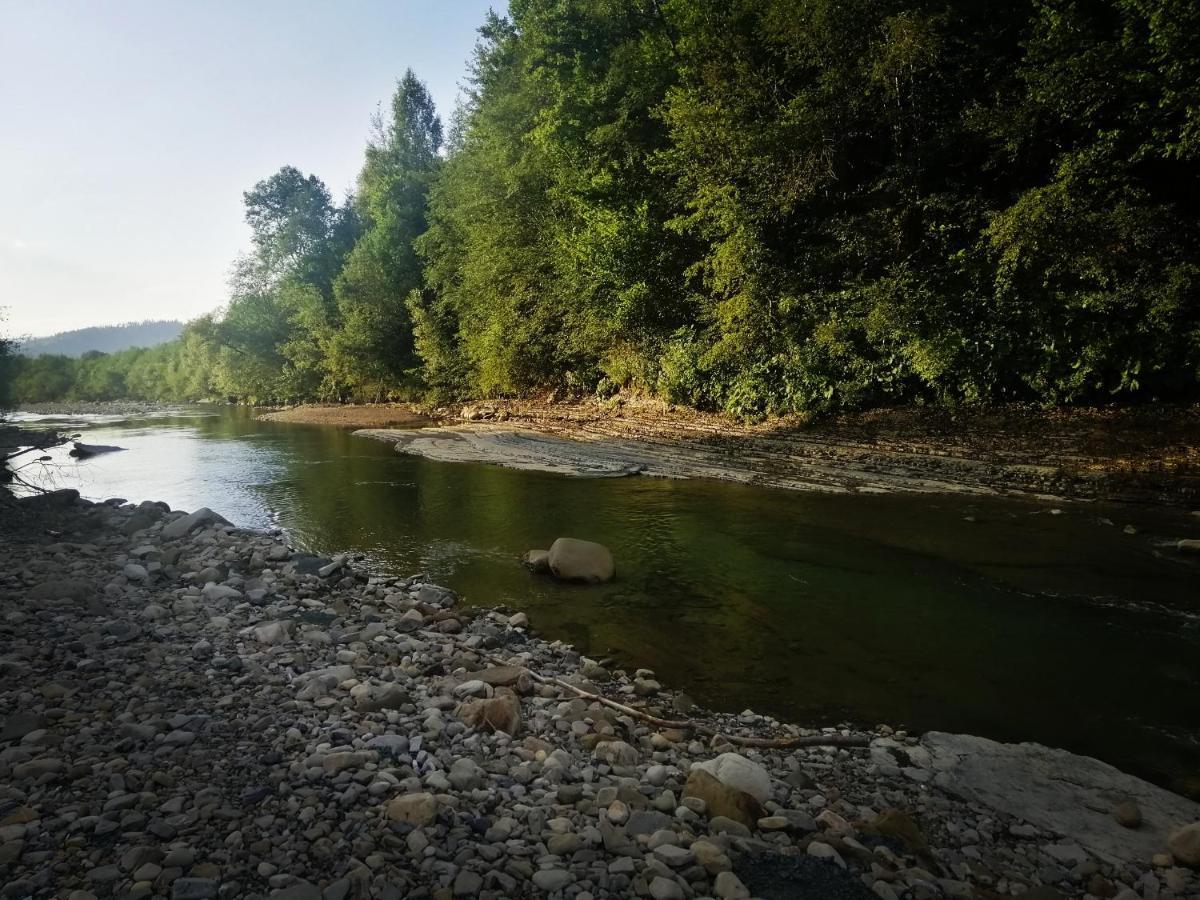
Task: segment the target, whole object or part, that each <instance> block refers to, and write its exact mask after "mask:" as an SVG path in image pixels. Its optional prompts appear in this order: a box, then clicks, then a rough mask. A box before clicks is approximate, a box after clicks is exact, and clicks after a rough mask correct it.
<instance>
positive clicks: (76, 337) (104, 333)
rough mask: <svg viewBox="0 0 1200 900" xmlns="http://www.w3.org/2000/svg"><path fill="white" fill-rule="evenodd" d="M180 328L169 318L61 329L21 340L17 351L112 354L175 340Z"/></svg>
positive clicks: (25, 352)
mask: <svg viewBox="0 0 1200 900" xmlns="http://www.w3.org/2000/svg"><path fill="white" fill-rule="evenodd" d="M182 331H183V323H182V322H177V321H175V320H173V319H172V320H165V319H164V320H162V321H146V322H126V323H125V324H124V325H99V326H95V327H92V328H78V329H76V330H74V331H62V332H59V333H58V334H52V335H49V336H48V337H37V338H27V339H26V340H23V341H22V342H21V344H20V347H19V348H18V351H17V352H19V353H20V354H21V355H22V356H40V355H41V354H43V353H56V354H62V355H63V356H82V355H83V354H84V353H87V352H88V351H89V350H99V351H100V352H101V353H116V352H117V351H119V350H128V349H129V348H130V347H157V346H158V345H159V344H165V343H167V342H169V341H173V340H175V339H176V338H177V337H179V335H180V333H181V332H182Z"/></svg>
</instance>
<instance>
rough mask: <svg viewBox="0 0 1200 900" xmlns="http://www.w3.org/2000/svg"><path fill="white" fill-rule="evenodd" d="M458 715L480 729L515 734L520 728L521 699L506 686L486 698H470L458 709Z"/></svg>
mask: <svg viewBox="0 0 1200 900" xmlns="http://www.w3.org/2000/svg"><path fill="white" fill-rule="evenodd" d="M458 717H459V718H460V719H462V720H463V721H464V722H466V723H467V724H468V725H470V726H471V727H473V728H478V729H480V730H481V731H503V732H504V733H505V734H509V735H516V734H518V733H519V732H520V730H521V701H520V700H518V699H517V696H516V694H514V693H513V692H512V691H510V690H508V689H507V688H501V689H499V690H497V692H496V696H495V697H491V698H489V699H486V700H471V701H469V702H467V703H464V704H463V705H462V707H461V708H460V709H459V712H458Z"/></svg>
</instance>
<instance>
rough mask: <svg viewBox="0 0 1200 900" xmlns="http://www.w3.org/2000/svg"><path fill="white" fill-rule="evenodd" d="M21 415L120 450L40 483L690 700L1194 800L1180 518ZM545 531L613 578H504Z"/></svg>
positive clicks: (1198, 777)
mask: <svg viewBox="0 0 1200 900" xmlns="http://www.w3.org/2000/svg"><path fill="white" fill-rule="evenodd" d="M31 424H32V423H31ZM43 424H45V425H47V426H50V425H57V426H60V427H64V428H66V427H74V428H76V429H77V430H80V431H82V432H84V434H83V439H84V440H85V441H87V442H89V443H98V444H116V445H119V446H123V447H127V448H129V449H128V450H127V451H126V452H122V453H113V454H105V455H102V456H98V457H95V458H92V459H89V460H85V461H75V460H71V459H69V458H68V457H66V456H65V455H64V454H63V453H62V452H57V453H56V460H57V461H58V462H59V463H60V464H61V465H59V466H58V467H57V468H56V470H55V471H54V472H53V475H52V480H53V482H54V483H55V484H57V485H58V486H72V487H77V488H79V490H80V491H81V492H82V493H83V494H84V495H85V496H87V497H89V498H92V499H105V498H108V497H112V496H120V497H124V498H127V499H129V500H132V501H140V500H145V499H153V500H165V501H167V502H168V503H170V504H171V505H172V506H173V507H175V508H182V509H194V508H196V507H199V506H210V507H212V508H214V509H216V510H218V511H220V512H221V513H222V514H223V515H225V516H226V517H227V518H228V519H230V520H231V521H233V522H235V523H237V524H239V525H244V526H249V527H259V528H265V527H272V526H278V527H282V528H283V529H284V530H285V531H286V532H287V534H288V535H289V537H290V538H291V540H292V541H293V542H294V543H296V544H297V545H300V546H303V547H305V548H307V549H310V550H312V551H314V552H318V553H331V552H335V551H344V550H357V551H360V552H362V553H365V554H366V555H367V556H368V557H369V559H370V560H371V562H372V563H373V564H374V565H375V566H376V567H378V568H380V569H385V570H388V571H392V572H395V573H397V574H405V575H407V574H412V573H414V572H418V571H423V572H426V573H428V574H429V575H430V576H431V577H432V578H434V579H435V580H437V581H439V582H441V583H444V584H447V585H449V586H451V587H453V588H455V589H456V590H458V591H459V592H460V593H461V594H463V595H464V596H465V597H466V598H467V599H468V600H469V601H470V602H473V603H476V604H479V605H496V604H505V605H508V606H510V607H513V608H517V609H523V610H526V611H527V612H528V613H529V615H530V618H531V620H532V622H533V624H534V626H535V627H536V628H538V630H539V631H540V632H541V633H543V634H545V635H547V636H550V637H557V638H563V639H565V640H567V641H570V642H572V643H574V644H575V645H576V646H578V647H579V648H580V649H581V650H584V651H585V652H588V653H590V654H593V655H612V656H614V657H615V658H617V659H618V660H620V661H621V662H622V663H624V664H628V665H644V666H647V667H649V668H653V669H655V670H656V671H657V672H658V674H659V675H660V677H662V678H663V679H665V680H666V681H667V682H668V683H669V684H671V685H672V686H678V687H684V688H686V689H687V690H688V691H689V693H691V694H692V695H693V696H694V697H695V698H696V699H697V700H699V701H700V702H702V703H704V704H705V705H709V706H713V707H717V708H722V709H729V710H741V709H743V708H746V707H753V708H754V709H755V710H757V711H759V712H766V713H771V714H774V715H777V716H779V717H781V718H784V719H787V720H789V721H795V722H799V723H804V724H825V723H831V722H839V721H854V722H860V723H865V724H868V725H871V724H875V723H877V722H887V723H889V724H892V725H895V726H908V727H910V728H913V729H916V730H926V729H933V728H938V729H944V730H951V731H966V732H972V733H976V734H983V735H987V736H990V737H995V738H998V739H1002V740H1037V741H1041V742H1043V743H1047V744H1051V745H1055V746H1061V747H1066V748H1068V749H1071V750H1074V751H1076V752H1081V753H1087V754H1090V755H1093V756H1097V757H1099V758H1101V759H1104V760H1106V761H1108V762H1111V763H1114V764H1115V765H1118V766H1120V767H1121V768H1124V769H1126V770H1129V771H1133V772H1136V773H1138V774H1141V775H1143V776H1146V777H1149V778H1152V779H1153V780H1155V781H1158V782H1159V783H1162V784H1165V785H1168V786H1171V787H1173V788H1175V789H1176V790H1179V791H1181V792H1185V793H1189V794H1192V795H1194V796H1200V566H1198V565H1197V564H1196V563H1195V562H1193V561H1190V560H1185V559H1181V558H1179V557H1178V556H1177V555H1176V554H1175V553H1174V552H1173V551H1172V550H1170V549H1167V547H1166V542H1167V541H1168V540H1172V541H1173V540H1174V539H1177V538H1179V537H1188V536H1198V535H1200V519H1197V518H1196V517H1193V516H1189V515H1187V514H1186V513H1184V512H1181V511H1176V510H1148V509H1140V508H1122V507H1102V506H1098V505H1096V504H1058V505H1052V504H1046V503H1035V502H1025V501H1015V500H979V499H971V498H957V497H943V496H910V495H905V496H827V495H817V494H801V493H795V492H783V491H772V490H764V489H758V488H752V487H746V486H742V485H735V484H727V483H722V482H706V481H665V480H653V479H644V478H625V479H599V480H584V479H569V478H564V477H559V476H554V475H549V474H543V473H531V472H518V471H513V470H508V469H502V468H498V467H491V466H477V465H461V464H447V463H437V462H433V461H430V460H424V459H418V458H414V457H407V456H401V455H399V454H397V453H395V452H394V451H393V450H392V449H391V447H390V446H388V445H385V444H381V443H377V442H374V441H370V440H366V439H362V438H355V437H352V436H351V435H350V433H349V432H347V431H342V430H338V429H332V428H323V427H315V426H303V425H288V424H284V423H273V422H259V421H256V420H255V419H254V418H253V417H252V416H251V415H250V414H249V413H247V412H246V411H244V410H232V411H230V410H224V409H221V410H216V411H213V410H208V411H205V410H202V409H200V410H189V411H186V413H185V414H180V415H173V416H156V417H151V418H146V417H143V418H133V419H124V420H122V419H119V418H118V419H114V418H113V417H78V418H74V419H63V420H58V421H55V420H44V421H43ZM32 471H33V470H26V473H25V474H26V475H30V474H32ZM44 477H47V478H51V476H50V474H49V473H48V474H47V476H44ZM1052 509H1058V510H1060V512H1059V513H1058V514H1053V513H1051V510H1052ZM1104 519H1108V520H1110V521H1111V522H1112V523H1114V524H1112V525H1109V524H1106V523H1105V522H1104V521H1103V520H1104ZM971 520H973V521H971ZM1126 524H1132V525H1134V526H1135V527H1136V528H1137V529H1138V533H1137V534H1134V535H1129V534H1126V533H1124V531H1123V530H1122V529H1123V526H1124V525H1126ZM560 535H571V536H575V537H583V538H588V539H592V540H598V541H601V542H602V543H605V544H607V545H608V546H609V547H611V548H612V550H613V552H614V554H615V556H616V559H617V565H618V578H617V580H616V581H614V582H613V583H612V584H609V585H603V586H597V587H570V586H563V585H557V584H555V583H553V582H550V581H548V580H544V579H542V578H538V577H535V576H531V575H530V574H529V573H527V572H526V571H525V570H524V569H523V568H522V567H521V566H520V565H519V563H518V562H517V560H518V557H519V556H520V555H521V554H522V553H523V552H524V551H525V550H527V549H530V548H534V547H545V546H548V545H549V544H550V542H551V541H552V540H553V539H554V538H555V537H557V536H560Z"/></svg>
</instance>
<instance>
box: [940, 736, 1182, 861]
mask: <svg viewBox="0 0 1200 900" xmlns="http://www.w3.org/2000/svg"><path fill="white" fill-rule="evenodd" d="M920 747H921V748H924V749H925V750H926V751H927V752H928V754H929V756H930V762H929V766H930V769H931V770H932V771H933V772H934V779H933V782H934V784H936V785H937V786H938V787H940V788H942V789H943V790H946V791H948V792H949V793H951V794H953V795H955V796H957V797H961V798H963V799H966V800H969V801H971V802H974V803H981V804H984V805H985V806H990V807H992V808H993V809H997V810H1000V811H1001V812H1005V813H1008V814H1009V815H1012V816H1016V817H1017V818H1020V819H1024V820H1026V821H1027V822H1030V823H1032V824H1033V825H1036V826H1037V827H1038V828H1041V829H1043V830H1045V831H1048V832H1052V833H1054V834H1058V835H1061V836H1062V837H1063V839H1065V840H1069V841H1071V842H1074V843H1076V844H1078V845H1080V846H1081V847H1083V848H1084V849H1086V850H1088V851H1089V852H1091V853H1093V854H1095V855H1096V856H1098V857H1100V858H1101V859H1103V860H1106V861H1108V862H1113V863H1137V862H1144V861H1145V860H1148V859H1150V858H1151V857H1152V856H1153V855H1154V854H1155V853H1158V852H1159V851H1160V850H1161V849H1162V848H1163V847H1164V846H1166V844H1167V839H1168V837H1169V836H1170V834H1171V832H1172V830H1173V829H1174V828H1177V827H1178V825H1179V823H1180V822H1198V821H1200V803H1196V802H1195V801H1193V800H1188V799H1187V798H1185V797H1181V796H1179V795H1178V794H1173V793H1171V792H1170V791H1166V790H1163V789H1162V788H1159V787H1156V786H1155V785H1152V784H1150V783H1149V782H1146V781H1143V780H1142V779H1140V778H1135V777H1134V776H1132V775H1127V774H1125V773H1124V772H1122V771H1120V770H1119V769H1116V768H1114V767H1113V766H1110V765H1108V764H1107V763H1103V762H1100V761H1099V760H1097V759H1092V758H1091V757H1087V756H1078V755H1076V754H1074V753H1068V752H1067V751H1066V750H1057V749H1053V748H1050V747H1043V746H1042V745H1040V744H1031V743H1030V744H1001V743H998V742H996V741H991V740H988V739H987V738H981V737H974V736H972V735H961V734H948V733H945V732H940V731H932V732H928V733H926V734H925V735H924V737H922V738H921V743H920ZM1124 801H1132V802H1134V803H1136V804H1137V806H1138V808H1139V810H1140V811H1141V814H1142V827H1140V828H1138V829H1137V830H1132V829H1130V828H1126V827H1123V826H1122V825H1120V824H1118V823H1117V821H1116V820H1115V819H1114V818H1113V816H1112V815H1111V814H1110V813H1109V810H1111V809H1113V807H1114V806H1115V805H1116V804H1117V803H1118V802H1124Z"/></svg>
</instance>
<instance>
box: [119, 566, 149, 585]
mask: <svg viewBox="0 0 1200 900" xmlns="http://www.w3.org/2000/svg"><path fill="white" fill-rule="evenodd" d="M123 571H124V573H125V577H126V578H128V579H129V580H130V581H145V580H146V579H147V578H149V577H150V573H149V572H147V571H146V567H145V566H143V565H141V564H140V563H125V568H124V569H123Z"/></svg>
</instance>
